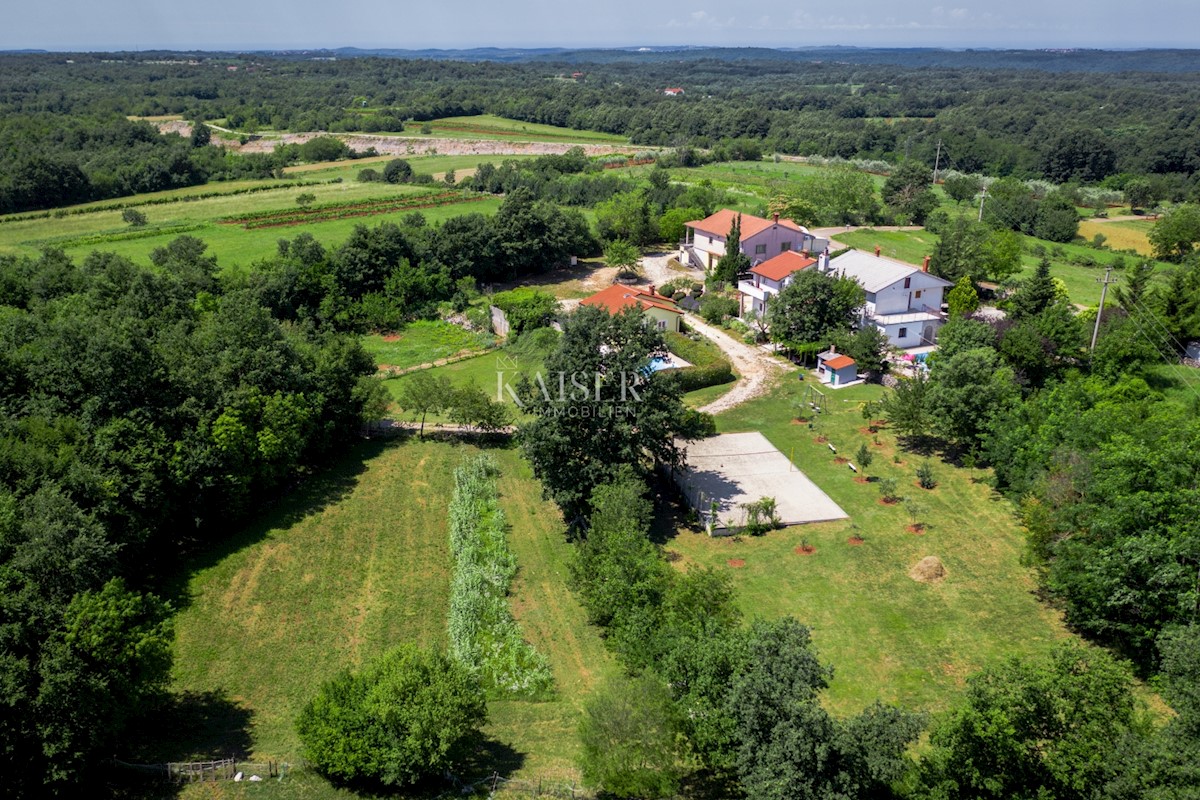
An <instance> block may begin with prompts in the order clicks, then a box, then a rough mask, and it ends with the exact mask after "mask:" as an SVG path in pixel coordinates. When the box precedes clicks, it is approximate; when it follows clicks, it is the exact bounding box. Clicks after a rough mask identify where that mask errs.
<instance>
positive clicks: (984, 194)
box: [979, 186, 987, 222]
mask: <svg viewBox="0 0 1200 800" xmlns="http://www.w3.org/2000/svg"><path fill="white" fill-rule="evenodd" d="M984 200H987V187H986V186H985V187H983V193H982V194H981V195H979V221H980V222H983V201H984Z"/></svg>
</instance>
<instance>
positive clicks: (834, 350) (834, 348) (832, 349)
mask: <svg viewBox="0 0 1200 800" xmlns="http://www.w3.org/2000/svg"><path fill="white" fill-rule="evenodd" d="M829 352H830V354H831V355H835V356H836V355H837V345H836V344H831V345H829Z"/></svg>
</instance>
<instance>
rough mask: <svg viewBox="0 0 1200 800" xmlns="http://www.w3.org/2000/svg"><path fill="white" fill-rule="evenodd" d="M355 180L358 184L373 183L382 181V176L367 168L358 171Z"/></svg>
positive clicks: (376, 171)
mask: <svg viewBox="0 0 1200 800" xmlns="http://www.w3.org/2000/svg"><path fill="white" fill-rule="evenodd" d="M357 180H358V182H359V183H375V182H376V181H381V180H383V176H382V175H380V174H379V170H375V169H371V168H370V167H367V168H366V169H360V170H359V171H358V178H357Z"/></svg>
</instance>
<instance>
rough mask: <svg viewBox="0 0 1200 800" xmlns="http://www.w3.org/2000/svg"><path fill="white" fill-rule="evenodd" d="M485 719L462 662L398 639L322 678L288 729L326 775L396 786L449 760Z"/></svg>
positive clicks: (483, 705)
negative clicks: (351, 667)
mask: <svg viewBox="0 0 1200 800" xmlns="http://www.w3.org/2000/svg"><path fill="white" fill-rule="evenodd" d="M486 718H487V705H486V703H485V698H484V694H483V690H482V689H480V688H479V685H478V683H477V682H476V681H475V680H474V679H473V678H472V677H471V676H470V674H469V673H468V671H467V670H466V668H464V667H463V666H462V665H461V664H459V663H457V662H456V661H453V660H451V659H450V658H448V657H447V656H445V655H443V654H441V653H431V652H427V651H422V650H418V649H417V648H416V647H414V646H412V645H403V646H401V647H397V648H395V649H393V650H390V651H388V652H386V653H384V654H383V655H382V656H380V657H379V658H377V659H375V660H373V661H371V662H369V663H367V664H366V666H364V667H363V668H362V670H361V671H359V672H357V673H354V672H348V671H347V672H343V673H341V674H340V675H338V676H336V677H335V678H334V679H333V680H331V681H329V682H328V683H326V684H324V685H323V686H322V687H321V688H320V690H319V691H318V692H317V696H316V697H314V698H313V699H312V700H310V701H309V702H308V704H307V705H305V707H304V709H303V710H302V711H301V712H300V716H299V718H298V719H297V720H296V731H297V733H298V734H299V736H300V741H301V742H302V743H303V745H304V758H305V760H307V761H308V763H309V764H311V765H312V766H313V767H314V768H315V769H316V770H317V771H318V772H320V773H321V774H323V775H325V776H326V777H328V778H330V779H332V780H335V781H338V782H341V783H366V784H368V785H369V784H376V785H382V786H387V787H399V786H408V785H411V784H413V783H416V782H417V781H419V780H421V779H422V778H425V777H427V776H432V775H437V774H438V773H440V772H442V771H443V770H445V769H447V768H448V767H450V766H452V765H453V764H454V762H455V760H456V759H457V757H459V756H461V755H462V749H463V745H464V744H465V743H466V742H467V741H469V740H470V739H471V737H472V736H474V735H475V734H477V732H478V729H479V727H480V726H482V725H483V723H484V721H485V720H486Z"/></svg>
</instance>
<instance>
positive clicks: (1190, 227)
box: [1149, 203, 1200, 261]
mask: <svg viewBox="0 0 1200 800" xmlns="http://www.w3.org/2000/svg"><path fill="white" fill-rule="evenodd" d="M1149 239H1150V246H1151V247H1152V248H1153V249H1154V257H1155V258H1159V259H1162V260H1164V261H1179V260H1181V259H1182V258H1183V257H1184V256H1187V255H1189V254H1191V252H1192V251H1193V250H1195V248H1196V244H1197V243H1200V205H1197V204H1196V203H1184V204H1183V205H1180V206H1177V207H1175V208H1173V209H1171V210H1170V211H1168V212H1167V213H1166V214H1163V216H1162V218H1161V219H1159V220H1158V222H1156V223H1154V227H1153V228H1151V229H1150V233H1149Z"/></svg>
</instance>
